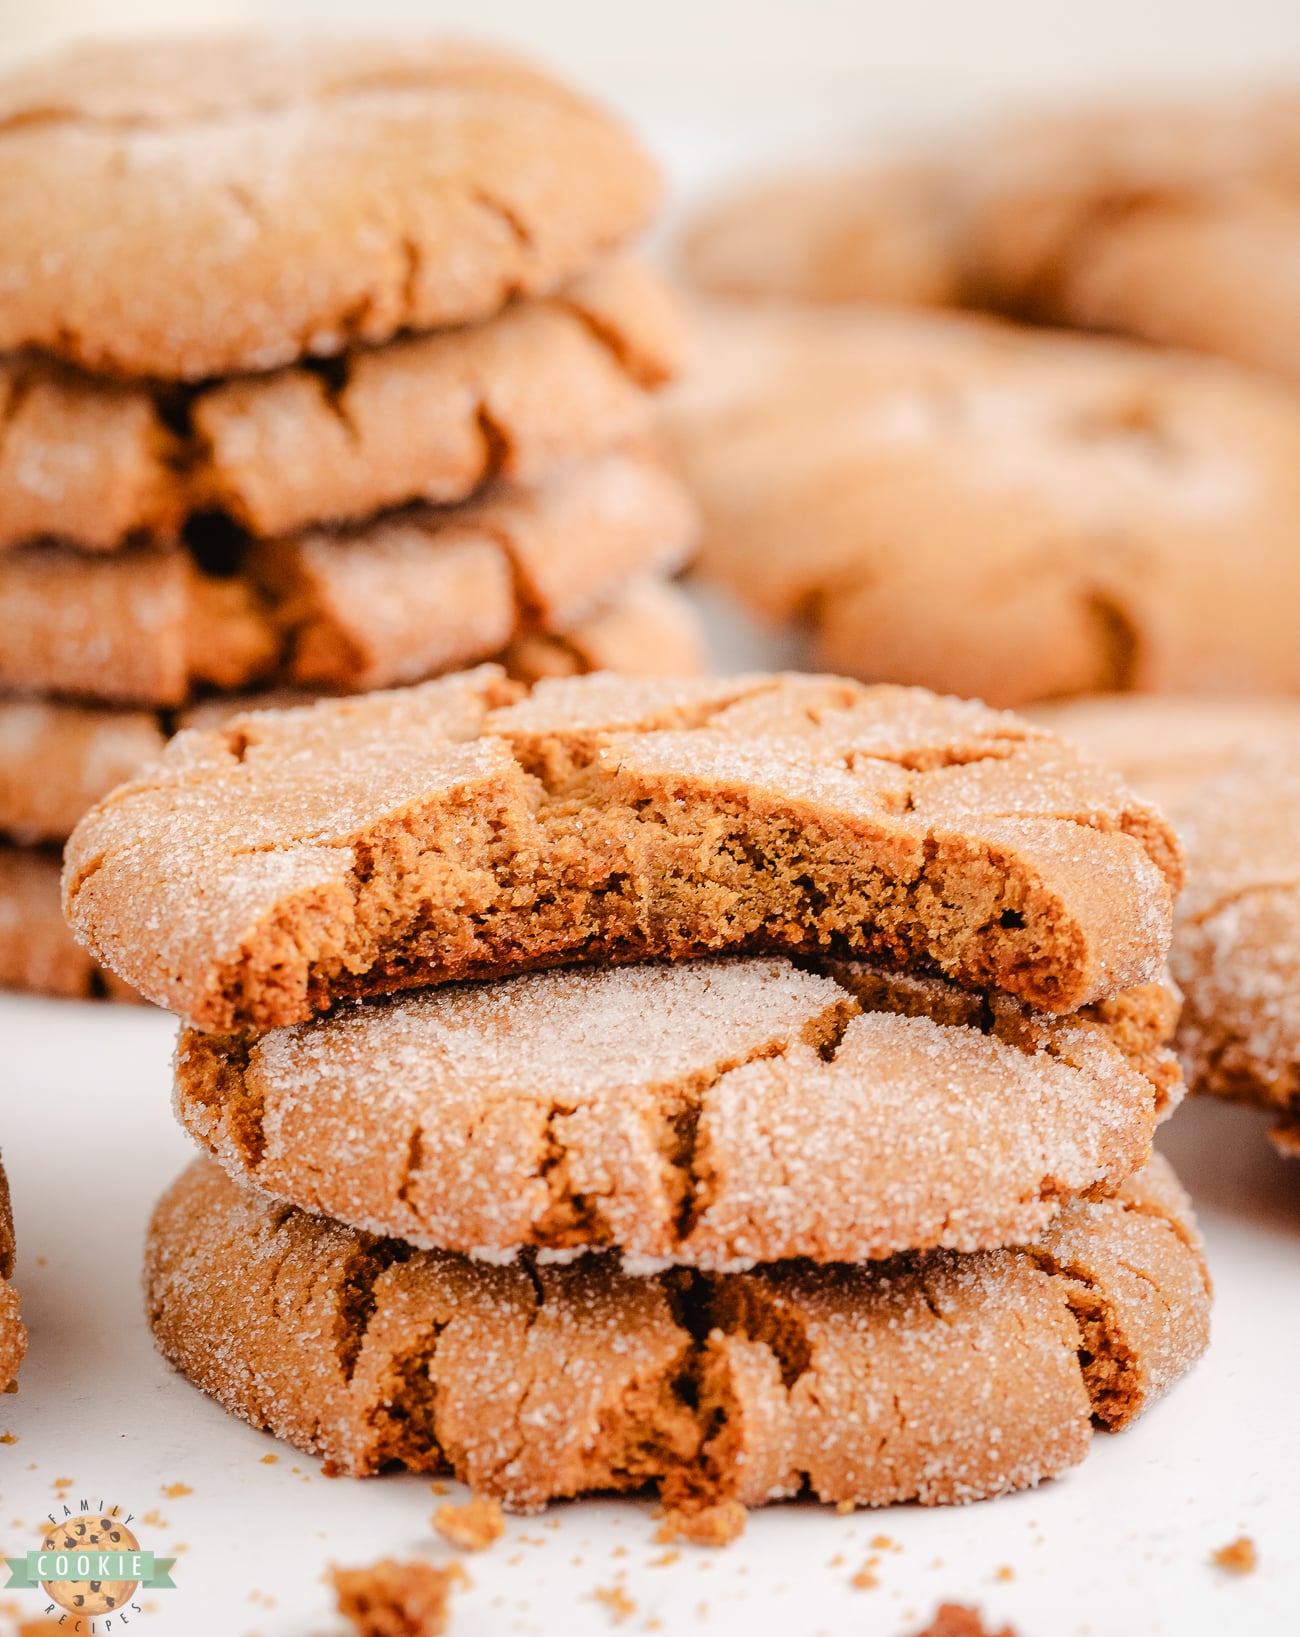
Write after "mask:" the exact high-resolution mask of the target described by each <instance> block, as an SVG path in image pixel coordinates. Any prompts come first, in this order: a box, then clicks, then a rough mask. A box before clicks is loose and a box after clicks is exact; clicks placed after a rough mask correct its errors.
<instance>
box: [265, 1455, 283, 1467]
mask: <svg viewBox="0 0 1300 1637" xmlns="http://www.w3.org/2000/svg"><path fill="white" fill-rule="evenodd" d="M279 1459H280V1457H279V1456H278V1455H264V1456H263V1457H262V1465H263V1466H274V1465H275V1463H276V1462H277V1461H278V1460H279Z"/></svg>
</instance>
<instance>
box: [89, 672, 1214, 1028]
mask: <svg viewBox="0 0 1300 1637" xmlns="http://www.w3.org/2000/svg"><path fill="white" fill-rule="evenodd" d="M517 693H518V690H512V688H511V686H510V684H508V683H507V682H506V680H505V678H504V677H503V676H502V674H501V673H500V672H499V671H496V670H494V669H492V668H490V667H485V668H483V669H481V670H479V671H477V672H470V673H466V674H464V675H461V676H457V677H450V678H447V679H445V680H443V681H441V682H438V683H432V684H427V685H425V686H424V687H422V688H417V689H412V690H409V691H407V692H400V691H399V692H394V693H391V694H376V695H372V696H370V697H369V698H366V699H357V700H343V701H337V702H329V703H322V704H318V705H315V706H312V707H310V708H309V709H306V710H302V711H287V712H282V713H275V712H270V713H267V714H265V715H261V716H258V715H253V716H248V717H244V718H242V719H236V720H234V721H233V722H230V723H228V724H227V725H226V726H225V728H224V729H222V730H220V731H216V732H208V733H204V732H197V731H191V732H188V733H183V734H180V735H178V736H177V737H176V738H175V739H173V740H172V742H171V744H170V745H169V746H168V749H167V750H166V752H165V753H164V755H163V758H162V761H161V762H160V763H157V764H155V766H154V767H153V768H152V769H150V770H149V773H148V775H147V776H146V777H143V778H141V779H138V780H136V781H133V782H131V783H128V784H127V785H124V786H122V787H121V788H120V789H119V790H118V791H117V792H116V793H115V795H114V798H113V800H112V801H111V802H109V803H105V804H102V805H101V806H99V807H97V808H95V809H94V810H93V811H92V812H91V813H90V814H89V815H88V816H87V817H86V818H84V819H83V820H82V821H81V823H80V824H79V825H78V826H77V829H76V832H75V833H74V835H73V837H72V839H71V841H70V843H69V846H68V849H67V854H66V857H67V865H66V874H65V905H66V909H67V913H68V916H69V920H70V922H71V924H72V926H73V928H74V930H75V932H76V934H77V936H78V937H79V938H80V939H81V940H83V942H84V943H85V944H86V946H87V947H88V948H90V949H91V950H93V951H94V952H95V954H96V956H97V958H98V959H101V960H103V961H104V962H105V963H106V964H108V965H110V966H111V967H112V968H113V970H114V971H116V972H118V973H119V974H120V975H121V976H123V977H124V978H126V979H127V980H128V981H129V982H131V983H132V984H133V985H134V986H136V987H138V988H140V989H141V990H142V991H143V992H144V993H145V994H146V995H148V996H149V997H150V998H151V999H154V1000H157V1001H159V1002H160V1004H162V1005H164V1006H166V1007H168V1008H169V1009H170V1010H172V1011H175V1012H178V1013H180V1014H181V1015H182V1016H183V1017H185V1018H187V1019H189V1020H190V1021H191V1022H193V1023H195V1024H197V1025H198V1026H199V1027H202V1028H205V1029H224V1030H230V1029H233V1028H239V1027H244V1026H253V1027H257V1028H269V1027H275V1026H277V1025H280V1024H286V1023H295V1022H299V1021H302V1020H304V1019H306V1018H308V1017H310V1016H311V1014H312V1013H313V1012H315V1011H318V1010H323V1009H324V1008H326V1007H328V1006H330V1005H332V1004H333V1003H334V1002H335V1001H337V1000H339V999H343V998H346V997H348V996H355V995H366V994H380V993H387V992H391V991H393V990H396V989H401V988H409V987H414V986H417V985H421V984H425V983H430V982H444V981H447V980H450V979H456V978H468V977H485V976H489V975H502V974H506V973H510V972H514V971H519V970H521V969H524V968H527V967H531V966H554V965H564V964H570V963H575V962H578V963H594V962H609V961H619V962H627V961H634V960H642V959H646V958H648V957H654V956H667V957H670V958H677V957H681V956H690V955H702V954H707V953H710V952H715V951H723V950H727V951H732V952H742V951H748V952H762V951H785V952H793V951H807V952H810V953H819V952H820V953H831V952H835V951H837V950H838V951H839V952H841V953H844V954H848V955H853V956H856V957H859V958H872V957H879V958H883V959H886V960H888V961H890V962H892V963H894V964H899V965H901V964H905V963H912V964H918V965H925V966H928V967H930V968H931V969H933V970H935V971H937V972H941V973H943V974H946V975H947V976H949V977H951V978H952V979H953V980H954V981H956V982H958V983H960V984H962V985H963V986H965V987H977V988H998V989H1001V990H1003V991H1005V992H1007V993H1008V994H1011V995H1014V996H1016V997H1017V998H1019V999H1022V1000H1026V1001H1028V1002H1030V1003H1031V1004H1033V1005H1035V1006H1038V1007H1040V1008H1042V1009H1044V1010H1048V1011H1051V1012H1056V1013H1066V1012H1072V1011H1075V1010H1077V1009H1078V1008H1079V1007H1080V1006H1084V1005H1087V1004H1088V1003H1089V1002H1091V1001H1095V1000H1098V999H1101V998H1103V997H1106V996H1109V995H1114V994H1117V993H1118V992H1119V991H1121V990H1123V989H1128V988H1132V987H1133V986H1134V985H1136V984H1140V983H1146V982H1149V981H1151V980H1152V979H1153V978H1156V977H1158V976H1159V974H1160V971H1161V969H1162V967H1163V963H1164V957H1165V951H1166V949H1167V945H1168V939H1169V933H1170V911H1171V901H1172V896H1173V893H1174V892H1175V891H1176V890H1177V887H1178V885H1179V882H1180V879H1181V874H1182V864H1181V857H1180V853H1179V849H1178V843H1177V840H1176V838H1175V836H1174V834H1173V832H1172V831H1171V830H1170V829H1169V827H1168V825H1167V824H1166V823H1165V821H1164V819H1163V818H1162V817H1161V816H1160V814H1159V813H1158V812H1157V811H1156V810H1155V809H1154V808H1152V807H1150V806H1149V805H1147V804H1146V803H1144V802H1141V801H1138V800H1136V799H1135V798H1133V797H1132V796H1131V794H1130V793H1129V792H1128V790H1127V789H1126V788H1125V787H1124V785H1123V784H1122V783H1121V782H1120V781H1119V780H1118V778H1116V777H1115V776H1114V775H1113V774H1110V773H1107V772H1105V771H1104V770H1103V769H1101V768H1099V767H1097V766H1095V765H1093V764H1092V763H1089V762H1087V761H1085V760H1083V759H1082V758H1080V757H1079V756H1078V754H1077V753H1076V752H1073V751H1072V750H1070V749H1069V748H1068V747H1067V746H1066V745H1065V744H1063V743H1062V742H1061V741H1059V740H1057V739H1056V738H1054V737H1053V736H1052V735H1050V734H1048V733H1046V732H1044V731H1043V730H1041V729H1036V728H1032V727H1030V726H1028V725H1027V724H1026V723H1024V722H1022V721H1020V720H1018V719H1017V718H1015V717H1012V716H1007V715H1003V714H999V713H996V712H992V711H988V710H986V709H984V708H983V707H981V706H978V705H973V704H967V703H963V702H961V701H958V700H949V699H940V698H937V697H936V696H934V695H932V694H927V693H925V692H924V691H922V690H907V689H897V688H864V687H862V686H861V685H859V684H856V683H852V682H846V681H842V680H839V679H836V678H833V677H813V676H786V677H782V676H763V675H757V676H749V677H733V678H727V679H720V680H716V681H707V680H706V681H697V682H691V681H689V680H685V679H671V678H668V679H663V678H660V679H655V680H651V679H645V680H631V679H626V678H615V677H611V676H608V675H596V676H591V677H579V678H573V679H571V680H567V681H554V682H543V683H540V684H539V685H538V686H537V688H536V689H535V690H534V691H533V693H532V694H531V696H530V697H528V698H525V699H522V700H520V701H519V702H518V703H516V704H511V703H510V701H511V699H512V698H515V697H517Z"/></svg>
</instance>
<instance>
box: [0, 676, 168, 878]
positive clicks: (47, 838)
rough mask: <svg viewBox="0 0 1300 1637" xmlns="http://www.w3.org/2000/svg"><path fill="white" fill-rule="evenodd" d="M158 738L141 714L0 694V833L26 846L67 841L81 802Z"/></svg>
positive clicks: (102, 791) (134, 763) (140, 758)
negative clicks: (1, 697) (7, 696)
mask: <svg viewBox="0 0 1300 1637" xmlns="http://www.w3.org/2000/svg"><path fill="white" fill-rule="evenodd" d="M165 743H166V735H165V734H164V732H163V730H162V727H161V725H160V723H159V721H158V718H157V717H156V716H155V715H153V714H151V713H150V712H148V711H110V710H88V709H86V708H84V707H83V706H79V705H59V704H51V703H49V702H48V701H43V700H35V699H8V700H5V699H0V835H3V836H7V837H8V838H9V839H10V840H11V841H16V842H20V843H22V844H23V845H26V846H36V845H40V844H42V843H52V842H59V843H62V842H64V841H66V840H67V838H68V837H69V836H70V835H71V834H72V829H73V826H74V825H75V824H76V822H77V820H78V819H79V818H80V817H81V815H82V814H83V813H84V812H85V811H86V809H87V808H88V807H90V806H92V805H93V804H94V803H95V802H97V801H99V800H100V799H101V798H102V797H104V796H106V795H107V794H108V792H109V791H110V790H111V789H112V788H113V787H114V785H118V784H121V783H122V781H123V780H124V779H128V778H130V776H131V775H132V774H133V773H134V772H135V771H136V770H137V769H138V768H140V767H142V766H144V764H145V763H146V762H151V761H153V760H154V758H155V757H156V756H159V755H161V753H162V747H163V745H164V744H165Z"/></svg>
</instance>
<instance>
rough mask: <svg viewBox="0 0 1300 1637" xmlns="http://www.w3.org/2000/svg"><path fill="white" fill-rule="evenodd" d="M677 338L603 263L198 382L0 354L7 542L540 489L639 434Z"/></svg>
mask: <svg viewBox="0 0 1300 1637" xmlns="http://www.w3.org/2000/svg"><path fill="white" fill-rule="evenodd" d="M682 341H683V337H682V320H681V316H680V314H679V312H678V310H677V307H676V304H675V303H674V302H673V300H672V299H671V298H670V297H669V295H668V292H667V290H666V288H665V287H664V285H663V284H662V283H661V282H660V281H659V279H658V278H657V277H656V276H655V275H654V274H652V273H651V272H650V270H649V269H648V268H646V267H644V266H641V265H639V264H638V263H636V262H634V261H632V260H631V259H630V258H628V257H622V256H616V257H611V258H607V259H606V260H604V261H602V262H601V263H599V264H598V265H597V266H595V267H593V268H591V269H590V270H588V271H587V272H585V273H583V274H582V275H580V276H579V277H578V278H576V279H574V280H572V281H571V282H570V283H568V284H566V285H565V286H564V288H563V289H562V290H560V291H558V292H557V293H556V294H555V295H553V296H549V297H543V298H539V299H537V300H533V301H523V302H519V303H516V304H515V305H513V306H511V307H510V308H508V309H507V310H506V311H505V312H504V313H501V314H499V315H498V316H497V317H495V318H492V319H489V320H488V321H487V322H485V323H483V324H477V325H473V326H471V327H468V328H460V329H454V330H444V331H438V332H435V333H433V334H429V335H417V336H405V337H403V338H402V339H400V340H396V341H392V342H390V343H388V344H387V345H386V346H383V347H372V348H363V347H354V348H350V349H349V350H348V351H347V352H345V353H343V354H342V355H341V356H339V357H338V358H335V359H332V360H330V362H329V364H328V366H322V364H321V363H320V362H319V361H313V362H311V363H305V364H295V365H293V366H291V367H289V368H286V369H281V370H277V371H274V372H272V373H271V374H267V375H256V376H241V377H238V378H236V379H234V380H228V381H220V382H216V383H210V384H208V385H205V386H203V387H201V388H198V389H197V390H195V391H193V392H179V393H178V392H177V391H176V389H175V388H173V387H169V386H167V385H166V384H152V385H146V384H141V385H137V386H132V387H127V386H123V385H114V384H106V383H103V382H94V381H91V380H90V379H88V378H87V377H85V376H81V375H78V374H77V373H76V372H74V371H72V370H69V369H67V368H65V367H62V366H60V365H56V364H53V363H51V362H49V361H48V360H42V359H40V358H37V357H35V356H33V355H32V354H24V355H21V356H19V357H11V358H9V359H0V549H2V548H4V547H7V546H13V545H17V544H21V543H23V542H24V541H29V540H35V539H38V538H41V537H48V538H50V539H54V538H57V539H59V540H61V541H63V542H64V543H66V544H71V545H74V546H76V547H78V548H79V549H82V550H85V549H92V550H107V549H110V548H113V547H117V546H121V545H124V544H127V543H128V542H131V541H134V542H136V543H139V541H140V540H141V538H142V537H145V536H154V537H155V538H166V537H167V536H169V535H171V534H172V533H174V532H175V531H176V530H178V529H179V528H180V527H181V526H182V524H183V523H184V522H185V521H186V519H187V518H189V517H190V516H191V515H193V514H196V513H209V512H213V511H217V512H221V513H223V514H224V515H225V516H226V518H228V519H230V520H231V521H233V522H234V523H235V524H237V525H238V526H239V527H241V528H243V529H245V530H247V531H248V532H249V533H250V534H253V535H256V536H260V537H267V536H272V535H280V534H288V533H290V532H291V531H293V530H296V529H301V528H304V527H306V526H307V525H309V524H319V523H338V522H347V521H353V520H357V519H360V518H365V517H369V516H370V515H371V514H373V513H374V512H376V511H379V510H382V509H383V508H385V507H391V506H396V505H400V504H402V503H404V502H406V501H410V500H417V499H418V500H427V501H433V502H437V503H438V504H441V505H447V504H451V503H454V502H457V501H461V500H464V499H466V498H467V497H468V496H469V495H470V494H472V493H473V492H474V491H475V490H476V489H478V488H480V487H481V486H482V485H483V484H484V483H485V482H487V481H489V480H491V479H494V478H499V479H504V480H507V481H509V482H512V483H516V484H535V483H539V482H541V481H543V480H544V479H546V478H547V477H549V476H551V475H553V473H554V472H555V471H556V469H557V468H559V467H562V466H564V465H565V464H567V463H570V462H572V461H574V460H579V459H582V458H584V457H590V456H595V455H599V454H601V453H603V452H605V451H607V450H609V449H611V448H614V447H615V446H617V445H619V444H622V443H626V442H627V441H628V440H630V439H633V438H639V437H643V436H644V435H645V434H646V432H647V429H648V423H649V416H650V400H649V397H648V390H649V389H651V388H653V387H657V386H660V385H662V384H663V382H664V381H666V380H668V379H669V378H670V377H671V376H672V375H674V374H675V373H676V371H677V368H678V365H679V362H680V358H681V351H682Z"/></svg>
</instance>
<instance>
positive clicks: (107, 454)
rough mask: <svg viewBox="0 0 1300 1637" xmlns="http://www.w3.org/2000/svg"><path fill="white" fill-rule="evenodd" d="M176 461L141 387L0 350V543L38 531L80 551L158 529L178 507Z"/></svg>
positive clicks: (37, 535)
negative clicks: (4, 354)
mask: <svg viewBox="0 0 1300 1637" xmlns="http://www.w3.org/2000/svg"><path fill="white" fill-rule="evenodd" d="M2 276H3V275H2V274H0V277H2ZM182 459H183V446H182V443H181V440H180V439H179V438H177V437H176V436H175V435H174V433H173V432H172V430H171V429H170V428H169V427H168V426H167V425H166V424H165V422H164V421H163V419H162V417H161V416H160V415H159V413H158V409H157V406H156V405H155V403H154V400H153V397H152V396H151V394H150V393H149V392H147V391H146V390H144V389H143V388H141V387H135V386H127V385H123V384H120V383H114V382H107V381H98V382H96V381H91V380H90V379H89V378H88V377H86V376H84V375H81V374H79V373H78V372H77V371H75V370H70V369H67V368H64V367H62V366H60V365H58V364H56V363H54V362H52V361H50V360H39V359H36V358H34V357H32V356H30V355H29V356H18V357H14V356H10V357H0V550H4V549H5V548H7V547H9V546H13V545H17V544H20V543H21V542H23V541H26V540H37V539H41V538H43V537H46V536H49V537H51V538H53V537H56V536H57V537H62V538H63V539H66V540H70V541H73V542H75V543H76V545H78V546H79V547H81V549H82V550H84V551H107V550H110V549H111V548H113V547H115V546H118V545H120V544H121V543H122V542H123V541H125V540H127V539H129V538H132V537H135V536H142V535H155V536H158V537H163V536H166V535H168V534H170V533H172V532H173V531H174V530H176V529H178V528H179V527H180V526H181V524H182V522H183V521H184V519H185V514H186V510H187V505H186V499H185V492H184V485H183V482H182V477H181V463H182Z"/></svg>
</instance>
